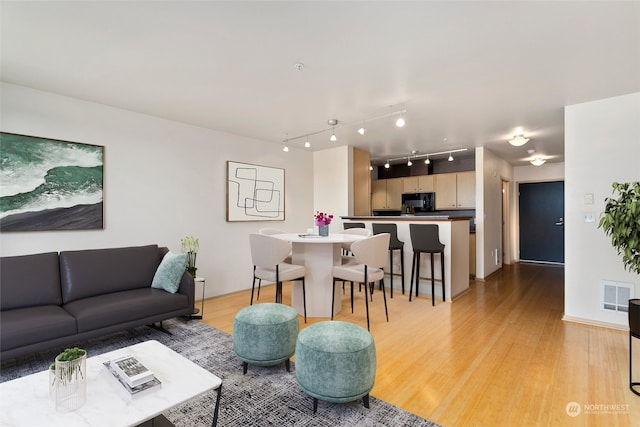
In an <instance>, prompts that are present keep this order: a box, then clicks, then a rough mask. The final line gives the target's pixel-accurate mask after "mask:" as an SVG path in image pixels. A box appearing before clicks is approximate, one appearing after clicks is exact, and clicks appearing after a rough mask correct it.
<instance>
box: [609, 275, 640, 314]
mask: <svg viewBox="0 0 640 427" xmlns="http://www.w3.org/2000/svg"><path fill="white" fill-rule="evenodd" d="M633 297H634V295H633V285H632V284H631V283H623V282H613V281H610V280H603V281H602V306H601V308H602V309H603V310H605V311H616V312H622V313H627V312H628V311H629V300H630V299H632V298H633Z"/></svg>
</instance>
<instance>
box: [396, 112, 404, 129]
mask: <svg viewBox="0 0 640 427" xmlns="http://www.w3.org/2000/svg"><path fill="white" fill-rule="evenodd" d="M404 125H405V121H404V118H402V111H400V117H398V120H396V126H398V127H399V128H401V127H403V126H404Z"/></svg>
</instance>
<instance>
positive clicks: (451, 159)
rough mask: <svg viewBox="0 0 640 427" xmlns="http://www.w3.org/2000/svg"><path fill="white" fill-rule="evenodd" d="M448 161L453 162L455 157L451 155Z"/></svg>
mask: <svg viewBox="0 0 640 427" xmlns="http://www.w3.org/2000/svg"><path fill="white" fill-rule="evenodd" d="M447 160H448V161H450V162H453V156H452V155H451V153H449V158H448V159H447Z"/></svg>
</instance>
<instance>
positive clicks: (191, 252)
mask: <svg viewBox="0 0 640 427" xmlns="http://www.w3.org/2000/svg"><path fill="white" fill-rule="evenodd" d="M180 243H181V244H182V252H184V253H186V254H187V272H189V274H191V276H193V278H195V277H196V270H197V268H196V257H197V256H198V250H199V249H200V243H199V242H198V239H197V238H195V237H193V236H187V237H185V238H184V239H182V240H181V241H180Z"/></svg>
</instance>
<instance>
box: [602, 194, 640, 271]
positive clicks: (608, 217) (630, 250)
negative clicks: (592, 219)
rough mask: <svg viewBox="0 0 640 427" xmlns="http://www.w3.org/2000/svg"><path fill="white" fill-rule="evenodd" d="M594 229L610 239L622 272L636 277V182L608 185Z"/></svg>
mask: <svg viewBox="0 0 640 427" xmlns="http://www.w3.org/2000/svg"><path fill="white" fill-rule="evenodd" d="M612 187H613V193H614V195H616V193H617V197H615V198H614V197H607V198H606V199H605V200H604V201H605V209H604V212H603V213H602V216H601V217H600V222H599V223H598V227H599V228H602V229H603V230H604V232H605V233H606V235H607V236H610V237H611V244H612V245H613V247H614V248H615V249H616V250H617V251H618V254H619V255H622V262H623V263H624V268H625V270H628V271H631V272H633V273H637V274H640V182H627V183H618V182H614V183H613V184H612Z"/></svg>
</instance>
